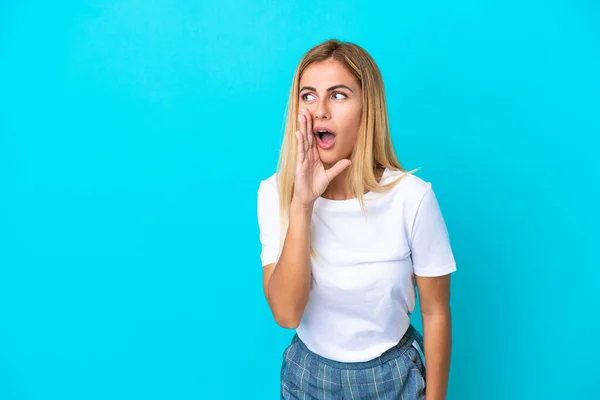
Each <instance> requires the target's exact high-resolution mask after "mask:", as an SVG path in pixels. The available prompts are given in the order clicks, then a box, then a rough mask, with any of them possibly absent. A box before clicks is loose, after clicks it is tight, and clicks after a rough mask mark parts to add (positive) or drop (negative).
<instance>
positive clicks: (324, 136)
mask: <svg viewBox="0 0 600 400" xmlns="http://www.w3.org/2000/svg"><path fill="white" fill-rule="evenodd" d="M315 134H316V135H317V137H318V138H319V142H321V143H322V144H323V145H326V146H329V145H333V142H334V141H335V133H333V132H331V131H330V130H328V129H324V128H315ZM321 143H320V144H321Z"/></svg>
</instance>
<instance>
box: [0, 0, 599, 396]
mask: <svg viewBox="0 0 600 400" xmlns="http://www.w3.org/2000/svg"><path fill="white" fill-rule="evenodd" d="M329 38H338V39H341V40H348V41H353V42H355V43H358V44H360V45H361V46H363V47H364V48H365V49H367V51H369V52H370V53H371V54H372V56H373V57H374V58H375V60H376V62H377V63H378V64H379V66H380V68H381V70H382V73H383V77H384V81H385V84H386V91H387V96H388V101H389V103H388V106H389V113H390V119H391V126H392V132H393V138H394V141H395V144H396V148H397V152H398V155H399V157H400V160H401V162H402V163H403V164H404V166H405V167H406V168H408V169H413V168H416V167H421V168H422V169H421V171H420V172H419V173H418V174H417V175H418V176H419V177H421V178H423V179H426V180H428V181H431V182H432V183H433V186H434V189H435V190H436V194H437V195H438V199H439V201H440V204H441V207H442V211H443V213H444V215H445V218H446V222H447V224H448V228H449V232H450V235H451V240H452V245H453V249H454V251H455V256H456V259H457V262H458V272H457V273H456V274H455V275H454V276H453V280H452V310H453V321H454V347H453V358H452V371H451V378H450V384H449V396H448V398H449V399H451V400H471V399H486V400H500V399H502V400H504V399H511V400H512V399H592V398H600V369H599V367H598V359H599V358H600V345H599V344H598V336H599V335H598V333H599V331H600V329H599V326H600V324H599V323H598V320H599V317H600V312H599V311H598V310H599V308H600V297H599V296H600V268H599V267H600V263H599V261H598V256H597V254H595V252H596V251H597V250H598V248H599V245H598V240H599V235H598V224H599V222H600V218H599V212H598V205H599V204H600V202H599V196H598V189H599V188H598V186H599V185H598V182H599V180H600V174H599V168H598V166H597V164H596V157H597V153H598V150H599V147H600V146H599V145H598V136H599V135H600V117H599V113H600V77H599V75H600V5H599V3H598V2H597V1H593V0H587V1H585V0H555V1H548V0H545V1H542V0H539V1H534V0H527V1H516V0H503V1H499V0H497V1H486V2H482V1H474V0H460V1H454V2H447V1H438V0H432V1H400V2H392V1H386V2H379V3H375V2H373V1H349V0H344V1H327V2H325V1H319V2H317V1H315V2H308V1H306V2H285V1H284V2H272V1H264V0H261V1H251V2H250V1H249V2H245V1H212V2H208V1H204V2H203V1H182V0H179V1H173V0H171V1H167V0H155V1H132V0H119V1H117V0H114V1H107V0H95V1H94V0H81V1H61V2H42V1H19V2H17V1H8V2H7V1H6V0H4V1H3V2H2V3H0V399H2V400H43V399H57V400H81V399H86V400H87V399H89V400H96V399H102V400H106V399H113V400H120V399H127V400H130V399H144V400H150V399H242V398H244V399H245V398H251V399H255V398H256V399H275V398H278V390H279V368H280V364H281V356H282V352H283V350H284V348H285V346H287V344H288V343H289V340H290V338H291V336H292V334H293V332H292V331H288V330H285V329H283V328H280V327H278V326H277V325H276V324H275V323H274V321H273V320H272V317H271V315H270V312H269V310H268V307H267V305H266V303H265V301H264V299H263V293H262V286H261V285H262V282H261V266H260V259H259V254H260V244H259V240H258V226H257V221H256V194H257V189H258V184H259V181H260V180H261V179H264V178H266V177H267V176H269V175H271V174H272V173H273V172H274V170H275V167H276V162H277V157H278V152H279V145H280V141H281V135H282V123H283V119H284V111H285V107H286V101H287V96H288V92H289V89H290V84H291V79H292V75H293V72H294V68H295V66H296V64H297V63H298V61H299V60H300V58H301V56H302V55H303V54H304V52H305V51H307V50H308V49H309V48H310V47H312V46H314V45H316V44H317V43H319V42H321V41H323V40H326V39H329ZM414 317H415V320H414V322H415V325H416V326H417V327H419V328H420V327H421V324H420V317H419V315H418V312H417V313H416V314H415V315H414Z"/></svg>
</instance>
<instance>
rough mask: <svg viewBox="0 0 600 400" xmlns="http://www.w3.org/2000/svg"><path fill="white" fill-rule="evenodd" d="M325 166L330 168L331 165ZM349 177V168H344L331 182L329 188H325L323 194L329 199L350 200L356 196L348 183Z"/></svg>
mask: <svg viewBox="0 0 600 400" xmlns="http://www.w3.org/2000/svg"><path fill="white" fill-rule="evenodd" d="M325 168H329V166H326V167H325ZM347 177H348V168H346V169H345V170H343V171H342V172H341V173H340V174H339V175H338V176H336V177H335V178H333V180H332V181H331V182H329V185H328V186H327V189H325V191H324V192H323V194H322V195H321V196H322V197H324V198H326V199H329V200H348V199H350V198H352V197H354V196H353V195H352V193H350V188H349V187H348V184H347Z"/></svg>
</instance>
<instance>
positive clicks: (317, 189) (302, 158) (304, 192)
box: [292, 108, 350, 206]
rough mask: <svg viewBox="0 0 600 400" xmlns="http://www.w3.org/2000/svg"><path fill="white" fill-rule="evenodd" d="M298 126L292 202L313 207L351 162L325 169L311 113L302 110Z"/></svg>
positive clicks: (343, 162)
mask: <svg viewBox="0 0 600 400" xmlns="http://www.w3.org/2000/svg"><path fill="white" fill-rule="evenodd" d="M298 126H299V130H298V131H297V132H296V140H297V144H298V152H297V160H296V175H295V181H294V194H293V198H292V201H295V202H297V203H298V204H300V205H302V206H312V204H313V203H314V202H315V201H316V200H317V198H318V197H319V196H321V195H322V194H323V192H324V191H325V189H327V186H328V185H329V182H331V181H332V180H333V179H334V178H335V177H336V176H338V175H339V174H340V173H341V172H342V171H343V170H344V169H346V168H347V167H348V166H349V165H350V160H347V159H342V160H340V161H338V162H337V163H336V164H335V165H334V166H333V167H331V168H329V169H325V166H324V165H323V162H322V161H321V157H320V156H319V150H318V149H317V140H316V139H315V133H314V132H313V123H312V115H311V114H310V111H308V110H306V109H304V108H303V109H302V111H301V113H300V114H299V115H298Z"/></svg>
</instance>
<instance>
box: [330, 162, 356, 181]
mask: <svg viewBox="0 0 600 400" xmlns="http://www.w3.org/2000/svg"><path fill="white" fill-rule="evenodd" d="M350 164H351V161H350V160H348V159H345V158H344V159H342V160H340V161H338V162H337V163H335V165H334V166H333V167H331V168H329V169H328V170H327V176H328V177H329V180H330V181H332V180H333V178H335V177H336V176H338V175H339V174H340V173H341V172H342V171H343V170H345V169H346V168H348V166H350Z"/></svg>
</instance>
